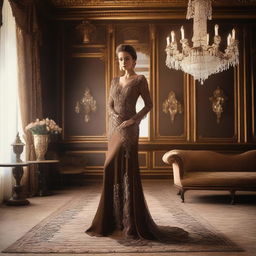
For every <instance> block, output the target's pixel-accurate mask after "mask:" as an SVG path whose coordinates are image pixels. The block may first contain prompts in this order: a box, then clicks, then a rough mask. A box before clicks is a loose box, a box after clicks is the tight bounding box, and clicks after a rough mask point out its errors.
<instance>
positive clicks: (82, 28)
mask: <svg viewBox="0 0 256 256" xmlns="http://www.w3.org/2000/svg"><path fill="white" fill-rule="evenodd" d="M76 29H77V30H78V31H79V33H80V34H81V36H82V42H83V43H85V44H87V43H90V42H91V36H92V33H93V32H94V31H95V30H96V28H95V26H93V25H92V24H91V23H90V22H89V21H88V20H83V21H82V23H81V24H79V25H78V26H76Z"/></svg>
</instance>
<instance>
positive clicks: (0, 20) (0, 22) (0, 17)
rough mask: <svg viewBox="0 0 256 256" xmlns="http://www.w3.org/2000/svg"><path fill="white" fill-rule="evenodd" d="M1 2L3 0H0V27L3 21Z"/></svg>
mask: <svg viewBox="0 0 256 256" xmlns="http://www.w3.org/2000/svg"><path fill="white" fill-rule="evenodd" d="M3 3H4V0H0V27H1V25H2V22H3V15H2V8H3Z"/></svg>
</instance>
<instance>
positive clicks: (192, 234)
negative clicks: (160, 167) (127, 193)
mask: <svg viewBox="0 0 256 256" xmlns="http://www.w3.org/2000/svg"><path fill="white" fill-rule="evenodd" d="M100 190H101V189H100V187H99V186H97V187H96V188H95V187H94V188H92V187H91V186H90V187H85V188H84V190H83V191H81V193H79V194H76V195H75V196H74V198H72V200H70V201H69V202H68V203H66V204H65V205H63V206H62V207H61V208H60V209H58V210H57V211H56V212H54V213H53V214H51V215H50V216H48V217H47V218H45V219H44V220H43V221H41V222H40V223H39V224H38V225H36V226H35V227H33V228H32V229H31V230H30V231H29V232H28V233H26V234H25V235H24V236H23V237H21V238H20V239H19V240H17V241H16V242H15V243H14V244H12V245H11V246H10V247H8V248H7V249H5V250H4V251H3V252H6V253H7V252H8V253H73V254H76V253H77V254H79V253H102V254H103V253H136V252H139V253H156V252H162V253H164V252H225V251H242V250H241V248H239V247H238V246H236V245H235V244H234V243H233V242H231V241H230V240H229V239H227V238H226V237H224V236H223V235H222V234H220V233H219V232H218V231H216V230H215V229H214V228H213V227H212V226H210V225H209V224H208V223H207V222H206V221H204V220H203V219H202V218H200V216H198V215H197V216H194V215H193V214H191V211H189V213H188V212H187V210H186V209H185V206H184V205H183V204H181V203H180V201H179V199H178V197H177V196H176V195H175V194H174V193H170V191H169V192H168V193H167V192H165V191H163V190H160V189H159V188H154V186H153V187H148V188H145V197H146V200H147V203H148V206H149V210H150V212H151V215H152V216H153V218H154V220H155V222H156V223H157V224H158V225H160V226H172V227H174V226H175V227H180V228H183V229H184V230H186V231H187V232H189V239H188V240H187V241H186V242H180V243H172V244H164V243H159V242H152V241H147V242H145V243H144V244H137V243H131V244H130V245H127V244H126V243H125V244H123V243H122V242H120V241H117V240H115V239H112V238H109V237H90V236H88V235H87V234H86V233H85V232H84V231H85V230H86V229H87V228H88V227H89V226H90V223H91V221H92V218H93V217H94V214H95V211H96V208H97V205H98V202H99V197H100Z"/></svg>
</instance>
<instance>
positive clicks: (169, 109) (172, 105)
mask: <svg viewBox="0 0 256 256" xmlns="http://www.w3.org/2000/svg"><path fill="white" fill-rule="evenodd" d="M163 112H164V113H166V114H168V113H169V114H170V117H171V122H172V123H173V122H174V119H175V116H176V114H178V113H179V114H181V113H182V106H181V103H180V102H179V101H178V100H177V99H176V95H175V92H174V91H170V92H169V94H168V98H167V99H166V100H165V101H164V102H163Z"/></svg>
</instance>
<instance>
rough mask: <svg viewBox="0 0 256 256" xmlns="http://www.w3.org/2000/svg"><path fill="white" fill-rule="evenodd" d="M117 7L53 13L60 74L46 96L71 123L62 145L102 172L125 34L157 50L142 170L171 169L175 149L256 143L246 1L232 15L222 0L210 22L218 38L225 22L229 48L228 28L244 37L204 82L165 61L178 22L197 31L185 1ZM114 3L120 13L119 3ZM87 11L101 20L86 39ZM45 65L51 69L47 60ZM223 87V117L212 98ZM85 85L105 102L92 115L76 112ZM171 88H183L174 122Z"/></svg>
mask: <svg viewBox="0 0 256 256" xmlns="http://www.w3.org/2000/svg"><path fill="white" fill-rule="evenodd" d="M53 2H54V1H53ZM55 2H57V1H55ZM64 2H65V1H64ZM66 2H68V1H66ZM103 2H104V1H103ZM163 2H164V1H163ZM183 4H184V3H183ZM57 7H58V6H57ZM178 7H179V6H178ZM116 8H117V10H116V11H117V13H118V18H116V16H115V15H116V14H112V16H111V15H109V14H108V12H107V10H102V9H97V8H95V9H93V8H92V7H90V8H88V6H87V7H86V6H85V7H84V8H82V7H81V6H80V7H79V8H77V9H76V8H74V7H72V8H71V9H68V8H67V7H65V8H63V6H61V7H58V8H57V9H55V12H53V14H52V19H51V21H50V24H51V28H50V30H51V31H53V32H52V34H51V44H52V48H51V50H52V49H54V54H52V55H51V56H50V57H54V61H53V62H52V63H54V64H55V65H51V67H52V69H51V74H52V72H53V70H54V72H55V74H56V75H55V77H54V76H53V75H52V82H50V83H48V85H47V84H45V86H46V87H47V86H48V90H47V88H46V89H45V90H46V95H47V93H48V94H49V95H51V97H50V98H49V99H50V100H48V98H45V113H46V114H47V113H48V112H49V113H50V114H52V115H54V116H56V118H57V119H58V121H59V122H60V124H61V126H62V127H63V134H62V139H61V142H60V143H59V149H60V150H61V151H63V152H68V153H72V154H83V155H85V156H86V157H87V159H88V168H87V173H88V175H101V173H102V167H103V164H104V158H105V152H106V149H107V108H106V103H107V99H108V92H109V88H110V81H111V79H112V78H113V77H114V76H117V75H119V72H118V67H117V63H116V59H115V47H116V46H117V45H118V44H119V43H124V42H130V43H131V44H133V45H134V46H135V47H136V48H137V49H138V50H139V51H141V52H142V53H144V54H146V55H147V56H148V57H149V65H148V71H149V73H148V74H149V76H148V80H149V87H150V92H151V96H152V99H153V103H154V107H153V110H152V111H151V113H150V116H149V136H148V138H141V139H140V155H139V156H140V163H141V172H142V174H144V175H146V176H169V175H170V172H169V170H168V169H169V167H168V166H165V165H164V163H163V162H162V160H161V158H162V155H163V154H164V153H165V152H166V151H168V150H171V149H177V148H181V149H211V150H216V151H228V152H233V151H245V150H248V149H252V148H255V145H256V132H255V129H256V121H255V105H256V103H255V97H256V93H255V79H256V69H255V68H256V22H255V18H256V17H255V16H254V15H253V14H251V15H248V18H247V19H245V18H244V9H243V8H246V7H245V6H243V8H242V9H241V13H240V12H239V8H240V7H238V8H237V9H236V14H234V16H233V17H232V15H230V10H231V8H232V6H230V7H227V6H226V7H225V8H224V7H221V6H219V7H218V6H217V15H216V16H217V18H216V19H214V20H213V21H209V23H208V26H209V28H208V29H209V31H210V42H211V40H212V37H213V30H214V24H215V23H218V24H219V26H220V28H219V33H220V35H221V37H222V40H223V43H222V46H221V47H222V49H223V50H224V47H225V44H226V37H227V34H228V33H229V31H231V29H232V28H233V27H234V28H235V29H236V31H237V36H238V40H239V54H240V63H239V65H238V66H237V67H235V68H230V69H229V70H227V71H224V72H222V73H218V74H215V75H212V76H211V77H210V78H209V79H208V80H206V81H205V83H204V84H203V85H201V84H199V83H198V82H195V81H194V80H193V79H192V77H190V76H189V75H187V74H185V73H183V72H181V71H176V70H170V69H168V68H167V67H166V65H165V58H166V54H165V47H166V37H167V35H168V34H169V33H170V31H171V30H175V31H176V34H177V35H179V30H180V27H181V25H184V27H185V33H186V37H188V38H191V37H192V22H191V21H187V20H185V19H184V18H185V13H186V8H185V7H182V6H181V7H179V8H178V9H177V7H175V6H174V5H170V6H169V7H168V6H167V7H165V6H163V7H162V9H163V11H162V15H161V13H160V11H159V10H160V9H159V8H158V9H155V7H154V6H153V5H152V6H151V7H150V6H149V7H147V8H142V7H140V8H139V10H140V13H139V14H136V17H134V15H135V14H134V13H133V11H134V12H136V10H137V9H136V8H135V7H129V8H128V7H125V6H122V10H121V11H120V6H119V7H117V6H116ZM253 8H254V9H255V7H253ZM111 11H112V12H113V13H114V9H113V7H112V9H111ZM127 11H129V12H128V13H130V15H129V14H127ZM175 11H176V12H175ZM214 11H215V9H214V8H213V12H214ZM224 11H225V12H224ZM154 12H155V13H154ZM149 13H151V14H149ZM231 13H232V12H231ZM150 15H151V16H150ZM213 18H214V16H213ZM84 19H85V20H88V21H89V22H90V23H91V24H92V25H93V26H94V27H95V30H94V31H93V32H92V33H91V35H92V37H91V41H90V42H89V43H83V42H82V37H81V34H80V33H79V31H78V29H77V26H78V25H79V24H81V22H82V20H84ZM50 59H51V58H50ZM142 69H143V68H142ZM144 71H145V69H144V70H142V72H144ZM44 72H46V73H47V66H46V68H45V71H44ZM49 86H51V89H49ZM217 87H220V88H221V89H222V90H223V91H224V94H225V96H226V101H225V105H224V111H223V113H222V115H221V118H220V122H219V123H218V122H217V118H216V114H215V113H214V112H213V111H212V106H211V101H210V97H212V96H213V92H214V90H216V88H217ZM85 88H89V89H90V93H91V95H92V96H93V98H94V100H95V101H96V106H97V107H96V111H95V112H92V113H90V121H89V122H85V121H84V112H83V110H82V108H81V109H80V113H76V104H77V101H79V100H81V98H82V97H83V94H84V91H85ZM170 91H173V92H174V93H175V95H176V99H177V100H178V101H179V102H180V104H181V110H182V111H181V113H178V114H177V115H175V118H174V121H173V122H171V118H170V115H169V114H166V113H164V112H163V102H164V101H165V99H166V98H167V96H168V94H169V92H170ZM51 92H54V93H53V94H52V93H51Z"/></svg>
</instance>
